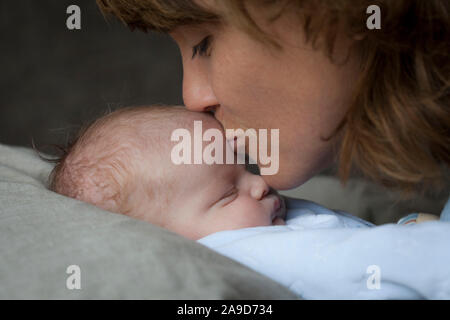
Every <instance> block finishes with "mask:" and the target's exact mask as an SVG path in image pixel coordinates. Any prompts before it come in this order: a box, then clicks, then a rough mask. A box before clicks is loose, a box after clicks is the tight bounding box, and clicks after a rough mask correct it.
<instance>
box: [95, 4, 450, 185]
mask: <svg viewBox="0 0 450 320" xmlns="http://www.w3.org/2000/svg"><path fill="white" fill-rule="evenodd" d="M97 2H98V4H99V6H100V8H101V9H102V11H103V12H104V13H105V14H114V15H116V16H117V17H118V18H119V19H121V20H122V21H123V22H125V23H126V24H127V25H128V26H130V27H131V28H132V29H134V28H139V29H141V30H144V31H147V30H157V31H162V32H167V33H169V34H170V35H171V36H172V37H173V39H174V40H175V41H176V42H177V44H178V46H179V48H180V50H181V54H182V59H183V68H184V79H183V98H184V102H185V105H186V107H187V108H189V109H191V110H195V111H201V112H213V113H214V115H215V117H216V118H217V120H219V121H220V122H221V123H222V125H223V126H224V128H233V129H234V128H243V129H246V128H254V129H269V128H278V129H280V150H279V159H280V165H279V171H278V173H277V174H276V175H267V176H264V179H265V180H266V182H267V183H268V184H269V185H270V186H272V187H273V188H276V189H289V188H293V187H296V186H299V185H301V184H303V183H304V182H305V181H307V180H308V179H309V178H311V177H312V176H313V175H314V174H316V173H317V172H318V171H320V170H322V169H324V168H326V167H328V166H330V165H331V164H332V163H333V162H335V161H338V165H339V173H340V176H341V179H342V180H343V181H345V180H346V179H347V178H348V177H349V175H350V173H351V172H352V171H353V169H355V170H358V171H360V172H361V173H362V174H364V175H365V176H367V177H368V178H370V179H372V180H374V181H376V182H378V183H381V184H383V185H385V186H388V187H392V188H396V189H399V190H401V191H404V192H405V193H409V194H411V193H412V192H413V191H419V192H424V191H432V190H435V189H438V188H443V187H444V188H445V187H448V184H446V180H447V179H448V174H447V173H446V172H447V171H446V170H447V168H448V165H449V163H450V134H449V133H450V132H449V131H450V130H449V129H450V108H449V102H450V101H449V100H450V98H449V97H450V95H449V86H450V59H449V52H450V17H449V15H450V2H448V1H446V0H430V1H419V0H416V1H412V0H396V1H377V3H376V4H377V5H378V6H379V7H380V8H381V17H380V18H381V29H374V30H369V29H368V28H367V25H366V20H367V19H368V18H369V16H370V15H369V14H367V13H366V9H367V7H369V5H372V4H375V3H374V1H365V0H358V1H348V0H336V1H326V0H296V1H294V0H284V1H283V0H278V1H276V0H272V1H271V0H268V1H257V0H247V1H245V0H228V1H212V0H209V1H208V0H203V1H201V0H176V1H175V0H126V1H125V0H97Z"/></svg>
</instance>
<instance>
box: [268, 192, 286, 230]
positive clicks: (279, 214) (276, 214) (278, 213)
mask: <svg viewBox="0 0 450 320" xmlns="http://www.w3.org/2000/svg"><path fill="white" fill-rule="evenodd" d="M267 196H268V197H274V202H273V210H272V225H285V224H286V223H285V221H284V219H285V217H286V204H285V202H284V199H283V197H281V196H279V195H278V194H277V193H270V194H269V195H267Z"/></svg>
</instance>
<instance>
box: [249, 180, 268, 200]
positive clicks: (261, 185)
mask: <svg viewBox="0 0 450 320" xmlns="http://www.w3.org/2000/svg"><path fill="white" fill-rule="evenodd" d="M269 191H270V188H269V186H268V185H267V184H266V183H265V182H264V180H263V178H261V177H260V176H256V177H255V182H254V184H253V186H252V190H251V192H250V194H251V196H252V198H254V199H256V200H261V199H262V198H264V197H265V196H266V195H267V194H268V193H269Z"/></svg>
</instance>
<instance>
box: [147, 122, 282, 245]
mask: <svg viewBox="0 0 450 320" xmlns="http://www.w3.org/2000/svg"><path fill="white" fill-rule="evenodd" d="M203 127H204V128H205V129H206V128H217V129H219V130H221V131H222V130H223V129H222V127H221V126H220V124H219V123H218V122H217V121H216V120H215V119H214V118H212V117H209V118H207V119H203ZM223 136H224V143H223V145H224V154H226V152H229V151H230V150H231V146H230V145H229V144H228V143H227V142H226V141H225V134H223ZM206 145H207V143H205V145H204V147H205V146H206ZM231 152H232V151H231ZM161 162H163V163H162V164H161V166H165V169H166V170H165V171H166V172H168V173H170V175H172V176H173V177H174V178H173V180H172V182H173V183H171V184H170V187H168V188H167V189H169V191H168V192H169V193H168V199H169V201H168V207H167V208H163V209H162V210H160V212H159V214H158V216H147V217H145V216H144V219H146V220H147V221H150V222H152V223H155V224H158V225H160V226H163V227H165V228H167V229H169V230H171V231H173V232H176V233H178V234H181V235H183V236H185V237H187V238H190V239H194V240H197V239H199V238H202V237H204V236H207V235H209V234H211V233H214V232H218V231H223V230H233V229H241V228H248V227H257V226H271V225H282V224H284V220H283V219H284V217H285V204H284V201H283V200H282V198H281V197H280V196H278V194H277V193H276V192H273V191H271V190H270V188H269V186H268V185H267V184H266V183H265V182H264V180H263V179H262V178H261V177H260V176H258V175H254V174H252V173H250V172H248V171H246V170H245V166H244V165H238V164H212V165H208V164H181V165H175V164H173V163H171V162H170V160H167V161H161ZM148 205H149V206H151V205H152V204H151V203H149V204H148Z"/></svg>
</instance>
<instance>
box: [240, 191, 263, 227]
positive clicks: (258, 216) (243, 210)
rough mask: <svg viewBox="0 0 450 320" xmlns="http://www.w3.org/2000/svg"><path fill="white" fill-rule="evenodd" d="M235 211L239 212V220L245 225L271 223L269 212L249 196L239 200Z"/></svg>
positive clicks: (252, 225)
mask: <svg viewBox="0 0 450 320" xmlns="http://www.w3.org/2000/svg"><path fill="white" fill-rule="evenodd" d="M236 212H239V214H240V220H241V221H242V222H243V223H244V224H245V225H246V226H247V227H257V226H266V225H269V224H270V223H271V219H270V214H268V213H266V212H265V209H264V207H263V206H262V204H261V203H260V202H259V201H256V200H255V199H253V198H250V197H248V198H246V199H242V200H241V201H240V204H239V209H236Z"/></svg>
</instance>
